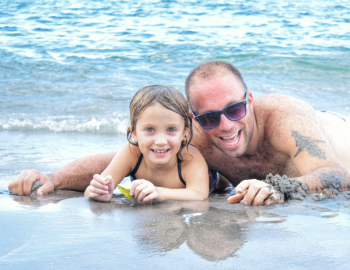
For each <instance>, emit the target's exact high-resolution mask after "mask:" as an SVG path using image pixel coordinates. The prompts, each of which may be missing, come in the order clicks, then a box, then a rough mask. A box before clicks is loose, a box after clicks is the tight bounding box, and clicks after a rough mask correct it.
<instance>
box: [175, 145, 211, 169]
mask: <svg viewBox="0 0 350 270" xmlns="http://www.w3.org/2000/svg"><path fill="white" fill-rule="evenodd" d="M181 156H182V164H183V165H184V166H186V165H189V164H193V163H203V162H204V163H205V164H206V161H205V159H204V157H203V155H202V154H201V152H200V151H199V150H198V149H197V148H196V147H194V146H193V145H188V147H184V148H183V149H182V150H181Z"/></svg>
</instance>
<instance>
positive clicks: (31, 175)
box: [8, 170, 55, 196]
mask: <svg viewBox="0 0 350 270" xmlns="http://www.w3.org/2000/svg"><path fill="white" fill-rule="evenodd" d="M35 181H40V182H41V183H42V184H43V185H42V186H41V187H40V188H39V189H38V190H37V191H36V194H37V195H44V194H47V193H49V192H53V191H54V190H55V188H54V185H53V183H52V181H51V179H50V177H49V176H48V175H46V174H43V173H41V172H39V171H38V170H30V171H28V170H25V171H23V172H22V173H20V174H19V175H17V177H16V178H15V179H13V180H12V183H11V184H9V186H8V189H9V190H10V191H11V193H12V194H15V195H21V196H22V195H29V194H30V191H31V189H32V186H33V183H34V182H35Z"/></svg>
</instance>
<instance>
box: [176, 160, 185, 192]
mask: <svg viewBox="0 0 350 270" xmlns="http://www.w3.org/2000/svg"><path fill="white" fill-rule="evenodd" d="M177 171H178V173H179V178H180V181H181V182H182V183H183V184H184V185H185V186H186V182H185V180H184V179H183V178H182V175H181V159H179V157H177Z"/></svg>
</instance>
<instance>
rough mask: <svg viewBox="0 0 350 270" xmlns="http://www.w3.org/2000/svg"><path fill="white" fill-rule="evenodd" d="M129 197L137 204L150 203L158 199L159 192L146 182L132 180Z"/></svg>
mask: <svg viewBox="0 0 350 270" xmlns="http://www.w3.org/2000/svg"><path fill="white" fill-rule="evenodd" d="M130 195H131V196H134V197H135V198H136V199H137V201H138V202H143V203H144V202H150V201H153V200H157V199H158V198H159V190H158V188H157V187H155V186H154V185H153V184H152V183H151V182H149V181H147V180H144V179H140V180H134V181H132V182H131V187H130Z"/></svg>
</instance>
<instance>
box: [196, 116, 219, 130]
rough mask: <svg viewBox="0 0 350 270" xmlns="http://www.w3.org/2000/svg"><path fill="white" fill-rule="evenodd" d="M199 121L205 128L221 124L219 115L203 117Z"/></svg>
mask: <svg viewBox="0 0 350 270" xmlns="http://www.w3.org/2000/svg"><path fill="white" fill-rule="evenodd" d="M198 120H199V122H200V124H201V126H202V127H203V128H212V127H214V126H216V125H217V124H218V122H219V113H208V114H205V115H201V116H200V117H199V119H198Z"/></svg>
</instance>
